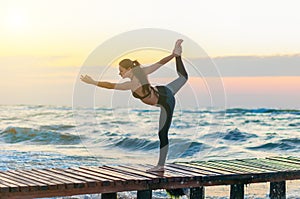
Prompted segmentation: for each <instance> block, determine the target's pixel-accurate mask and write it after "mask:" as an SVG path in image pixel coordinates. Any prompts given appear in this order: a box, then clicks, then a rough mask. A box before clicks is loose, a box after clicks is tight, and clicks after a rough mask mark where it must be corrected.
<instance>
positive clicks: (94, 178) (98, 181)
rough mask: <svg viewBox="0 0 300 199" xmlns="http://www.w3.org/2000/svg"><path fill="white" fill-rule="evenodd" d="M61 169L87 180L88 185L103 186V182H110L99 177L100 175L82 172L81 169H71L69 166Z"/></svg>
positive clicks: (107, 183)
mask: <svg viewBox="0 0 300 199" xmlns="http://www.w3.org/2000/svg"><path fill="white" fill-rule="evenodd" d="M62 171H63V172H66V173H68V174H71V175H76V176H78V177H80V178H81V179H82V180H83V179H84V180H87V182H89V183H90V184H89V186H96V185H100V186H104V185H105V184H106V185H109V184H110V182H111V181H109V180H107V179H104V178H100V177H97V176H94V175H90V174H87V173H84V172H81V171H78V170H73V169H71V168H69V169H64V170H62Z"/></svg>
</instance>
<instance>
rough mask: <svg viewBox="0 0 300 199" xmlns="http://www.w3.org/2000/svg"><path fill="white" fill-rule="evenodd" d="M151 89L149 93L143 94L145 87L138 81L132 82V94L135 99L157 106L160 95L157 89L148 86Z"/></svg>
mask: <svg viewBox="0 0 300 199" xmlns="http://www.w3.org/2000/svg"><path fill="white" fill-rule="evenodd" d="M147 86H148V87H149V90H148V91H145V93H144V92H143V87H142V85H141V84H140V83H139V82H138V81H134V80H132V88H131V92H132V94H133V96H134V97H135V98H138V99H140V100H141V101H142V102H144V103H145V104H149V105H156V104H157V102H158V93H157V90H156V88H154V87H152V86H151V85H150V84H147Z"/></svg>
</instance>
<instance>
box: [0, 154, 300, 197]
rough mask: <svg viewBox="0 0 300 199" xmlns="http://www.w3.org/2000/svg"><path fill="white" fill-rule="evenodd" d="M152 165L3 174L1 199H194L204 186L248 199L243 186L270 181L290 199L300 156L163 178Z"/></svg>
mask: <svg viewBox="0 0 300 199" xmlns="http://www.w3.org/2000/svg"><path fill="white" fill-rule="evenodd" d="M149 167H150V165H118V166H101V167H79V168H68V169H58V168H51V169H32V170H8V171H2V172H0V199H4V198H22V199H24V198H42V197H57V196H71V195H79V194H93V193H102V194H101V197H102V199H115V198H117V192H122V191H137V198H138V199H150V198H151V197H152V190H155V189H175V188H189V189H190V194H189V195H190V198H191V199H204V193H205V186H214V185H230V186H231V189H230V198H231V199H241V198H244V185H246V184H250V183H258V182H270V190H269V195H270V198H271V199H283V198H286V184H285V181H286V180H296V179H300V158H299V157H268V158H258V159H257V158H252V159H251V158H250V159H235V160H216V161H197V162H176V163H172V164H167V165H166V171H165V172H163V173H162V172H161V173H146V172H145V170H146V169H148V168H149Z"/></svg>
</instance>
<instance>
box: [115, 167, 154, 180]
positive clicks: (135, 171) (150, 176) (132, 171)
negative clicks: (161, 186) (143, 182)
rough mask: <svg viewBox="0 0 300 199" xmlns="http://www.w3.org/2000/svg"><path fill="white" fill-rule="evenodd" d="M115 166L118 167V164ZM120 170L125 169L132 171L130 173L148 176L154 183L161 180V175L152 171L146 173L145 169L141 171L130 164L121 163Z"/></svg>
mask: <svg viewBox="0 0 300 199" xmlns="http://www.w3.org/2000/svg"><path fill="white" fill-rule="evenodd" d="M112 167H113V168H116V167H117V166H112ZM118 168H119V169H120V170H124V171H127V172H130V173H134V174H136V175H140V176H143V177H146V178H149V179H151V182H152V183H157V182H159V177H158V176H156V175H153V174H151V173H146V172H144V171H140V170H138V169H136V168H134V167H131V166H129V165H120V166H119V167H118Z"/></svg>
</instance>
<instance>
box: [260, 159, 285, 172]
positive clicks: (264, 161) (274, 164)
mask: <svg viewBox="0 0 300 199" xmlns="http://www.w3.org/2000/svg"><path fill="white" fill-rule="evenodd" d="M257 161H259V162H260V163H261V164H265V165H268V166H271V167H273V168H276V169H279V170H282V171H287V170H290V169H291V167H289V166H285V165H282V164H280V162H278V161H274V160H267V159H259V160H257Z"/></svg>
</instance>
